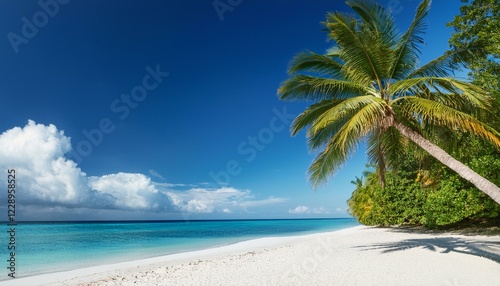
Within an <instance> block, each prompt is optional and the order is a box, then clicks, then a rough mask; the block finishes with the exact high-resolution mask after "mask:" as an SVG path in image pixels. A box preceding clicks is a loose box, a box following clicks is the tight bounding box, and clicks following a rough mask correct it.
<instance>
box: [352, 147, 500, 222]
mask: <svg viewBox="0 0 500 286" xmlns="http://www.w3.org/2000/svg"><path fill="white" fill-rule="evenodd" d="M476 141H477V140H476ZM474 144H477V142H474V140H471V141H469V144H466V145H474ZM469 147H470V146H469ZM476 147H477V146H476ZM483 147H484V148H482V149H475V150H476V151H474V150H470V149H469V150H470V151H469V152H468V153H469V155H470V154H474V153H481V152H485V153H487V154H485V155H482V156H480V155H478V154H474V155H475V156H476V157H475V158H473V159H472V160H471V161H470V163H469V166H470V167H471V168H473V169H474V170H476V171H477V172H478V173H480V174H481V175H483V176H485V177H487V178H488V179H490V180H491V181H492V182H494V183H495V184H499V183H500V182H499V181H500V156H498V152H496V151H495V150H493V149H488V148H487V146H483ZM488 150H489V151H490V152H487V151H488ZM409 152H411V151H409ZM406 158H407V159H406V161H405V162H401V166H400V167H401V168H400V170H399V171H394V170H392V171H389V172H388V173H387V183H386V186H385V188H382V187H381V186H380V184H379V183H378V181H377V180H374V179H373V178H374V177H376V174H374V173H371V174H370V173H369V172H368V173H366V176H365V177H364V179H360V181H358V183H357V187H356V189H355V191H354V192H353V194H352V197H351V198H350V199H349V201H348V204H349V209H350V212H351V214H352V215H353V216H354V217H356V218H357V219H358V221H359V222H361V223H363V224H365V225H382V226H388V225H401V224H419V225H425V226H427V227H443V226H449V225H455V224H460V223H470V222H481V221H484V220H491V219H498V218H500V205H498V204H497V203H496V202H494V201H493V200H492V199H491V198H489V197H488V196H487V195H485V194H484V193H482V192H480V191H479V190H477V189H476V188H475V187H474V186H473V185H471V184H470V183H469V182H467V181H466V180H464V179H462V178H461V177H460V176H458V175H457V174H455V173H454V172H453V171H451V170H449V169H447V168H445V167H442V166H441V165H439V164H438V163H436V162H431V163H430V164H429V166H428V169H427V170H423V169H420V168H417V167H416V166H418V164H415V162H414V160H413V159H411V158H410V157H406ZM412 169H413V170H412ZM370 178H371V179H370Z"/></svg>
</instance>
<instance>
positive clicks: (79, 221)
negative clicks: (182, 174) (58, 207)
mask: <svg viewBox="0 0 500 286" xmlns="http://www.w3.org/2000/svg"><path fill="white" fill-rule="evenodd" d="M337 219H355V218H353V217H332V218H256V219H252V218H248V219H193V220H190V219H174V220H40V221H35V220H23V221H16V222H15V223H16V224H34V223H140V222H144V223H147V222H209V221H270V220H337ZM1 223H4V224H8V223H12V222H9V221H1Z"/></svg>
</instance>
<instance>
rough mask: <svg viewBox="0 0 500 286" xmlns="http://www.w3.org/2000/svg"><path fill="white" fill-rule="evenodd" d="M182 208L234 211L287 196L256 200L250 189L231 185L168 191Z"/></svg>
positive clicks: (191, 210)
mask: <svg viewBox="0 0 500 286" xmlns="http://www.w3.org/2000/svg"><path fill="white" fill-rule="evenodd" d="M165 194H166V195H168V196H169V197H170V199H171V201H172V203H173V204H174V205H175V206H177V207H178V208H179V209H180V210H182V211H185V212H194V213H211V212H214V211H220V212H225V213H230V212H232V210H231V209H232V208H236V209H243V210H245V209H246V208H249V207H259V206H264V205H269V204H278V203H282V202H285V201H286V200H287V199H286V198H275V197H269V198H267V199H262V200H256V199H255V198H254V196H253V195H252V194H251V192H250V191H249V190H238V189H235V188H230V187H223V188H219V189H206V188H193V189H190V190H188V191H184V192H173V191H166V192H165Z"/></svg>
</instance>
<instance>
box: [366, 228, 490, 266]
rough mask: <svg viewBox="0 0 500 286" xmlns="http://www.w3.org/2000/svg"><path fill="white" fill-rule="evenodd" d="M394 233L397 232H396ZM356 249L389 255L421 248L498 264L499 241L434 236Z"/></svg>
mask: <svg viewBox="0 0 500 286" xmlns="http://www.w3.org/2000/svg"><path fill="white" fill-rule="evenodd" d="M392 231H394V230H392ZM394 232H399V231H397V230H396V231H394ZM496 238H498V237H496ZM357 248H360V249H362V250H364V251H366V250H381V251H382V253H391V252H395V251H402V250H407V249H412V248H423V249H427V250H429V251H434V252H439V253H450V252H456V253H462V254H467V255H474V256H478V257H484V258H487V259H490V260H492V261H495V262H497V263H500V239H498V240H497V241H495V239H494V238H493V237H492V239H491V240H481V239H480V238H479V239H478V238H475V239H472V238H471V239H469V238H468V237H465V236H464V237H461V236H460V237H458V236H436V237H435V238H416V239H406V240H402V241H398V242H388V243H380V244H372V245H367V246H358V247H357Z"/></svg>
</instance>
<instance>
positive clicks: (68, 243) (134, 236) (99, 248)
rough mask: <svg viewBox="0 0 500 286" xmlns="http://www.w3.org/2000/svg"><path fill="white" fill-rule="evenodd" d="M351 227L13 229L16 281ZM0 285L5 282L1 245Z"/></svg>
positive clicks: (232, 223)
mask: <svg viewBox="0 0 500 286" xmlns="http://www.w3.org/2000/svg"><path fill="white" fill-rule="evenodd" d="M355 225H357V222H356V221H355V220H354V219H303V220H225V221H220V220H218V221H152V222H144V221H141V222H26V223H18V225H17V226H16V237H15V238H16V254H15V258H16V277H27V276H32V275H36V274H42V273H50V272H57V271H65V270H72V269H77V268H81V267H90V266H97V265H103V264H109V263H117V262H123V261H130V260H135V259H142V258H150V257H155V256H160V255H167V254H173V253H179V252H186V251H192V250H200V249H206V248H211V247H217V246H222V245H228V244H233V243H236V242H240V241H245V240H250V239H255V238H260V237H276V236H291V235H302V234H308V233H316V232H325V231H332V230H338V229H343V228H347V227H351V226H355ZM4 228H5V231H4V232H2V233H3V235H1V236H2V238H1V241H5V246H4V247H1V249H2V251H1V252H0V253H1V257H0V261H4V262H3V264H5V266H2V267H1V269H2V275H1V277H0V281H2V280H8V279H11V278H10V277H8V276H7V274H8V273H9V270H8V269H7V267H8V264H9V262H7V260H8V259H9V258H10V254H9V252H10V251H9V250H8V249H7V243H8V239H9V237H8V236H9V234H8V233H7V232H6V231H7V230H8V229H9V228H8V227H7V225H6V224H4Z"/></svg>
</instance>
